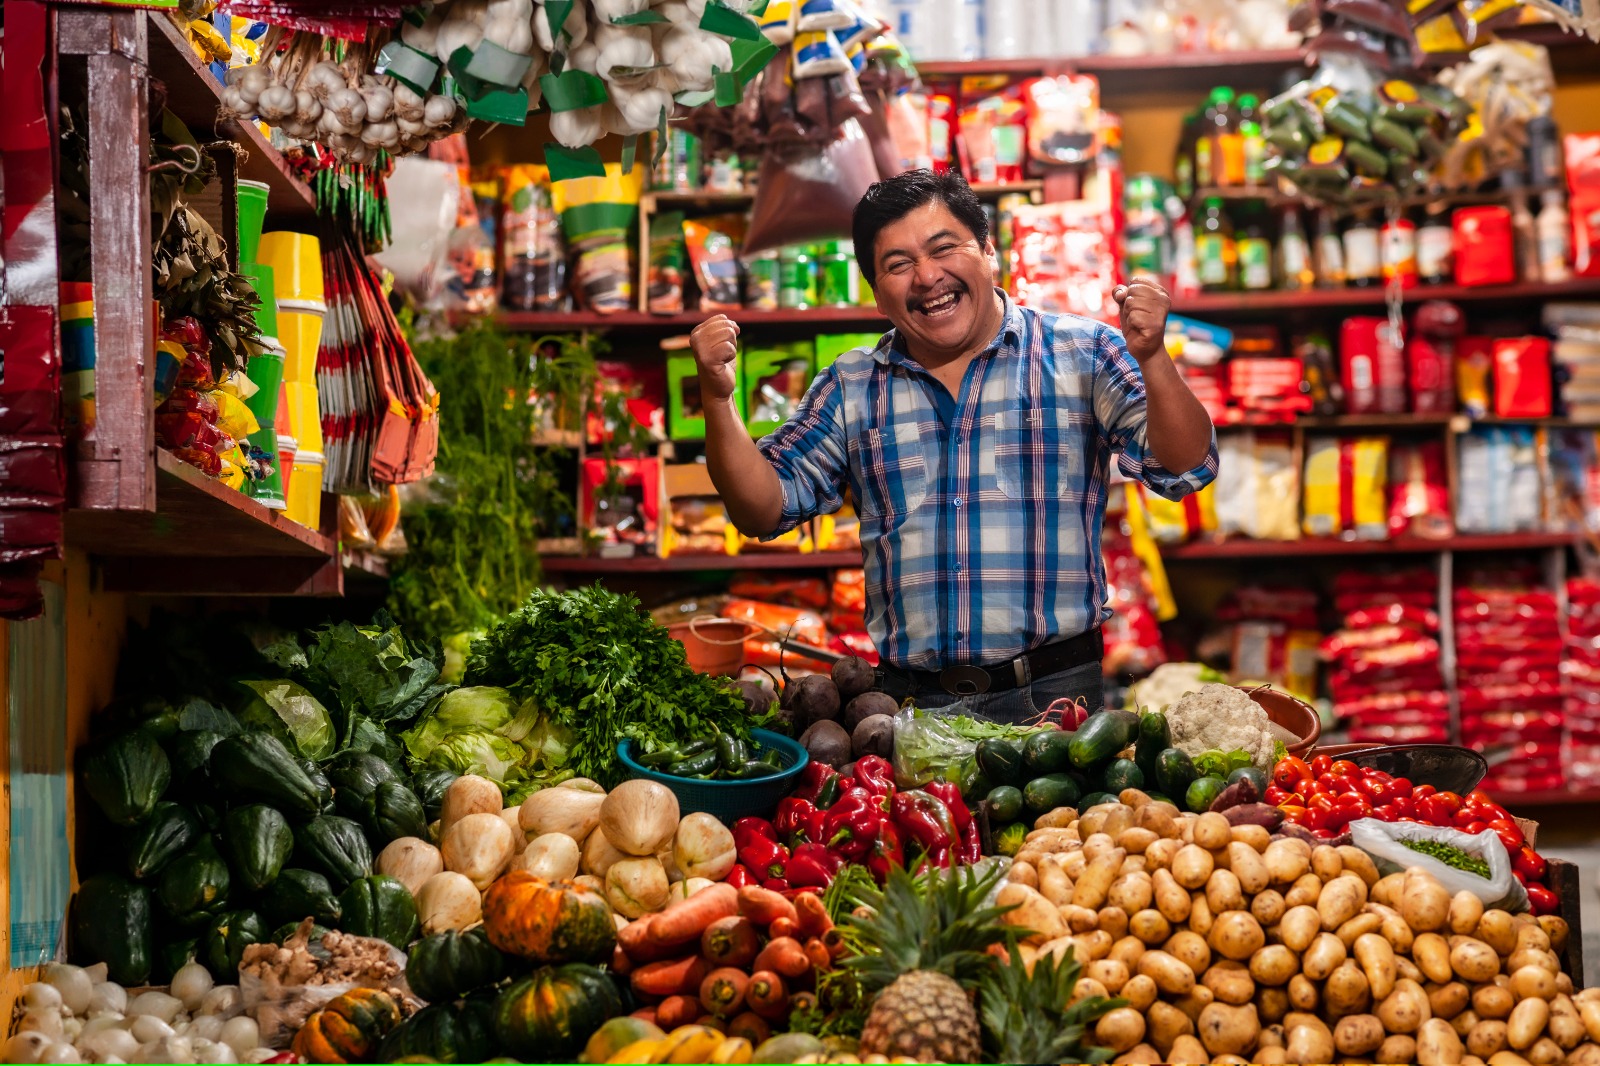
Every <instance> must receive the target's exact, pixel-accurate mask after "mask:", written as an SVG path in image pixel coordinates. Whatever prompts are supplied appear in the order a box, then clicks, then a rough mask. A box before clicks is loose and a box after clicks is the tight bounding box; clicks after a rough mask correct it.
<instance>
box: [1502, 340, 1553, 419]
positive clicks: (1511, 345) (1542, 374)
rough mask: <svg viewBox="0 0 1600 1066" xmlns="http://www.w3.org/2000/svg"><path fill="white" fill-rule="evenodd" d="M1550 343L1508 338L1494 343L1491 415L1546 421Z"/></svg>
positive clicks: (1549, 386) (1549, 402)
mask: <svg viewBox="0 0 1600 1066" xmlns="http://www.w3.org/2000/svg"><path fill="white" fill-rule="evenodd" d="M1550 410H1551V381H1550V342H1549V341H1548V340H1546V339H1545V338H1543V337H1510V338H1506V339H1502V340H1497V341H1495V342H1494V413H1495V414H1496V415H1499V416H1500V417H1501V418H1548V417H1550Z"/></svg>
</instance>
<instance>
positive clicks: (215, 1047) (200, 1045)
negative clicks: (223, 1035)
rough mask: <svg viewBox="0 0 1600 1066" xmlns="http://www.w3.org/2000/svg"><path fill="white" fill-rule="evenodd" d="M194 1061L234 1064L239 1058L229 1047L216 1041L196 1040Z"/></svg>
mask: <svg viewBox="0 0 1600 1066" xmlns="http://www.w3.org/2000/svg"><path fill="white" fill-rule="evenodd" d="M194 1061H196V1062H217V1063H234V1062H238V1061H239V1056H238V1054H237V1053H235V1052H234V1050H233V1048H231V1047H229V1046H228V1045H227V1044H224V1043H222V1042H220V1041H216V1040H196V1041H195V1042H194Z"/></svg>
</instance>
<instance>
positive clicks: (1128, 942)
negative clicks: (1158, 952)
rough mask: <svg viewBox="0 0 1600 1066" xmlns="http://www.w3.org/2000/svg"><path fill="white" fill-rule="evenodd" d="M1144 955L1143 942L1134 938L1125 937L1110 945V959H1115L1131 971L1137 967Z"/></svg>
mask: <svg viewBox="0 0 1600 1066" xmlns="http://www.w3.org/2000/svg"><path fill="white" fill-rule="evenodd" d="M1143 955H1144V941H1142V940H1140V939H1139V938H1138V937H1136V936H1125V937H1123V938H1122V939H1121V940H1118V941H1117V942H1116V943H1115V944H1112V945H1111V954H1110V956H1109V957H1110V958H1113V959H1116V960H1117V961H1119V962H1121V963H1122V964H1123V965H1124V966H1126V967H1127V968H1128V969H1129V970H1132V969H1133V968H1134V967H1135V966H1137V965H1139V959H1140V957H1141V956H1143Z"/></svg>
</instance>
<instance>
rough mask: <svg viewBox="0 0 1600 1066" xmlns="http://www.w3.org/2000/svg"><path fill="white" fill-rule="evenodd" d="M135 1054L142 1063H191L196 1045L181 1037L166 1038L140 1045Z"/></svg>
mask: <svg viewBox="0 0 1600 1066" xmlns="http://www.w3.org/2000/svg"><path fill="white" fill-rule="evenodd" d="M135 1054H136V1055H137V1056H138V1060H139V1061H140V1062H170V1063H191V1062H193V1061H194V1045H193V1044H191V1043H190V1042H189V1041H187V1040H185V1039H184V1038H183V1037H181V1036H164V1037H162V1038H161V1039H160V1040H152V1041H149V1042H147V1043H144V1044H141V1045H139V1050H138V1051H137V1052H136V1053H135Z"/></svg>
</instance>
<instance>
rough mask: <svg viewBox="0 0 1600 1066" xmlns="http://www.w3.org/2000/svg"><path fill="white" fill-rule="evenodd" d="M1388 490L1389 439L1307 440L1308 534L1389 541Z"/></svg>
mask: <svg viewBox="0 0 1600 1066" xmlns="http://www.w3.org/2000/svg"><path fill="white" fill-rule="evenodd" d="M1388 487H1389V439H1388V438H1387V437H1357V438H1349V437H1345V438H1339V437H1311V438H1308V439H1307V441H1306V472H1305V506H1304V518H1303V525H1304V528H1305V531H1306V534H1307V535H1308V536H1313V537H1340V536H1350V535H1353V536H1354V538H1355V539H1357V540H1384V539H1386V538H1387V537H1388V535H1389V516H1388Z"/></svg>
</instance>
